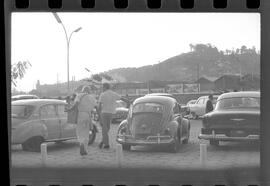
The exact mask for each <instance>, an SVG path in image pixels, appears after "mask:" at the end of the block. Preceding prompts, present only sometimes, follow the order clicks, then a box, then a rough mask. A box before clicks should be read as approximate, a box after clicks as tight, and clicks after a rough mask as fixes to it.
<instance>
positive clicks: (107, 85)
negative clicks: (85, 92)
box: [103, 83, 111, 90]
mask: <svg viewBox="0 0 270 186" xmlns="http://www.w3.org/2000/svg"><path fill="white" fill-rule="evenodd" d="M103 88H104V89H106V90H107V89H110V88H111V86H110V84H109V83H103Z"/></svg>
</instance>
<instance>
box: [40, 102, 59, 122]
mask: <svg viewBox="0 0 270 186" xmlns="http://www.w3.org/2000/svg"><path fill="white" fill-rule="evenodd" d="M55 117H56V109H55V105H45V106H42V107H41V108H40V118H41V119H46V118H55Z"/></svg>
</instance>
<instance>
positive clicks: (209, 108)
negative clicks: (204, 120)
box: [205, 95, 214, 113]
mask: <svg viewBox="0 0 270 186" xmlns="http://www.w3.org/2000/svg"><path fill="white" fill-rule="evenodd" d="M213 109H214V107H213V95H209V96H208V100H207V102H206V108H205V113H208V112H211V111H212V110H213Z"/></svg>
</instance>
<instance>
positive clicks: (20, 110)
mask: <svg viewBox="0 0 270 186" xmlns="http://www.w3.org/2000/svg"><path fill="white" fill-rule="evenodd" d="M34 108H35V107H34V106H32V105H12V107H11V113H12V117H13V118H21V119H26V118H28V117H29V116H30V115H31V114H32V113H33V111H34Z"/></svg>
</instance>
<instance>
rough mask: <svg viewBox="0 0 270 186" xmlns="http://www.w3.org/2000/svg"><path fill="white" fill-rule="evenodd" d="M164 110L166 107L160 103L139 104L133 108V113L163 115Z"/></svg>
mask: <svg viewBox="0 0 270 186" xmlns="http://www.w3.org/2000/svg"><path fill="white" fill-rule="evenodd" d="M163 110H164V106H163V105H161V104H158V103H138V104H136V105H135V106H134V107H133V113H134V114H136V113H144V112H152V113H162V112H163Z"/></svg>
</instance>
